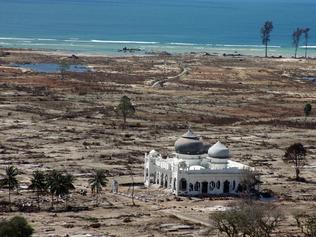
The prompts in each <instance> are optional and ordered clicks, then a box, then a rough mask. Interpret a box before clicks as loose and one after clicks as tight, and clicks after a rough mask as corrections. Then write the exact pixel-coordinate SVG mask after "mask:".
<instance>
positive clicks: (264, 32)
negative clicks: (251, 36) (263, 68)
mask: <svg viewBox="0 0 316 237" xmlns="http://www.w3.org/2000/svg"><path fill="white" fill-rule="evenodd" d="M272 30H273V24H272V21H266V22H265V23H264V25H263V26H262V27H261V39H262V44H264V45H265V57H268V43H269V42H270V33H271V31H272Z"/></svg>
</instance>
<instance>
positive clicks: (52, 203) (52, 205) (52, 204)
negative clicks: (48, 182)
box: [51, 193, 54, 209]
mask: <svg viewBox="0 0 316 237" xmlns="http://www.w3.org/2000/svg"><path fill="white" fill-rule="evenodd" d="M51 208H52V209H54V194H53V193H52V202H51Z"/></svg>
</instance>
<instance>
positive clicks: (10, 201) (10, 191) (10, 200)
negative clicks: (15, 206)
mask: <svg viewBox="0 0 316 237" xmlns="http://www.w3.org/2000/svg"><path fill="white" fill-rule="evenodd" d="M9 210H10V211H11V189H10V187H9Z"/></svg>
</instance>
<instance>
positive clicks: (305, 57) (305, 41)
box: [305, 39, 307, 59]
mask: <svg viewBox="0 0 316 237" xmlns="http://www.w3.org/2000/svg"><path fill="white" fill-rule="evenodd" d="M305 59H307V39H306V41H305Z"/></svg>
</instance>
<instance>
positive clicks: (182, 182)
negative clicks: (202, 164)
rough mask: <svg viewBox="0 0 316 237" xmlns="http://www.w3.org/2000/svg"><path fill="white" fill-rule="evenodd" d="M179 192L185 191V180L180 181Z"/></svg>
mask: <svg viewBox="0 0 316 237" xmlns="http://www.w3.org/2000/svg"><path fill="white" fill-rule="evenodd" d="M180 190H181V191H187V180H186V179H184V178H182V179H180Z"/></svg>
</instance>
